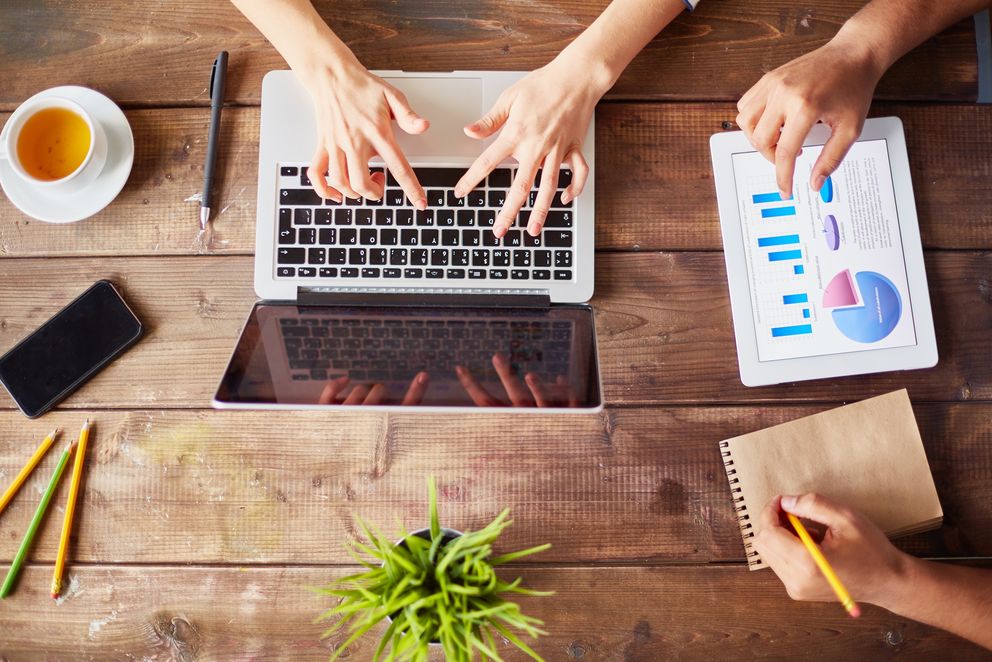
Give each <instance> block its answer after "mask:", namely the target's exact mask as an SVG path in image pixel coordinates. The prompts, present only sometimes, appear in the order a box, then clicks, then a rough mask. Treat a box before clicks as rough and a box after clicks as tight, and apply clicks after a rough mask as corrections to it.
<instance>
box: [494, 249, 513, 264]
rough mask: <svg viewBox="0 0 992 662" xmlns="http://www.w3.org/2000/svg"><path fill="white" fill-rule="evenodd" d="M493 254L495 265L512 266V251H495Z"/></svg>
mask: <svg viewBox="0 0 992 662" xmlns="http://www.w3.org/2000/svg"><path fill="white" fill-rule="evenodd" d="M492 255H493V266H494V267H508V266H510V251H507V250H499V251H493V253H492Z"/></svg>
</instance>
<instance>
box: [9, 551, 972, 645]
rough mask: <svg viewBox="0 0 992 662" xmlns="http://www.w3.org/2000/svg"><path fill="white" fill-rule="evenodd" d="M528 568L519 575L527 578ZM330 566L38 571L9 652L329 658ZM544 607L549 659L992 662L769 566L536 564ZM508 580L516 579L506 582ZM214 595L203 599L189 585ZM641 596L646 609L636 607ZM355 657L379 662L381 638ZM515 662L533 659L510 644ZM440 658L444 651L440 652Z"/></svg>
mask: <svg viewBox="0 0 992 662" xmlns="http://www.w3.org/2000/svg"><path fill="white" fill-rule="evenodd" d="M516 570H517V569H516V568H508V569H507V571H508V573H512V574H514V575H515V576H516V574H517V573H515V572H514V571H516ZM342 572H345V570H344V569H332V568H320V567H317V568H314V567H303V568H211V567H195V566H194V567H184V568H177V567H154V566H153V567H118V566H105V565H101V566H92V567H84V568H78V569H76V570H75V571H74V573H73V574H74V576H75V578H76V581H75V591H74V592H72V593H71V594H70V597H68V598H67V599H65V600H64V601H63V602H62V603H61V604H56V603H55V602H54V601H53V600H51V599H50V598H49V597H48V595H47V591H48V582H49V575H50V570H49V568H47V567H44V566H36V567H30V568H28V569H27V571H26V572H25V574H24V577H23V580H22V583H21V586H20V587H19V588H18V591H17V593H16V594H15V595H14V596H13V597H12V598H10V599H8V600H5V601H4V603H3V605H2V606H0V610H2V612H0V613H2V614H3V620H4V625H5V629H4V633H3V634H4V636H3V643H0V654H3V655H5V656H7V657H8V659H11V660H20V659H35V658H37V657H38V652H39V648H40V646H39V643H40V642H44V643H43V644H42V645H43V647H44V650H45V652H46V656H45V658H44V659H73V660H95V661H99V662H105V661H121V662H124V661H125V660H128V661H131V660H181V661H183V662H186V661H191V660H229V659H238V660H262V659H265V660H293V661H294V662H295V661H297V660H326V659H327V657H328V655H329V654H330V650H331V647H332V646H333V645H334V644H335V643H340V642H341V641H342V639H341V638H340V636H336V637H335V638H334V639H330V640H325V641H323V642H322V641H321V640H320V634H321V632H322V626H321V624H315V623H313V622H312V621H313V619H314V617H315V616H316V615H317V614H319V613H320V612H321V611H322V609H325V608H327V607H328V606H329V603H328V601H327V600H326V599H323V598H322V597H321V596H318V595H314V594H312V593H310V592H309V591H308V590H307V587H308V586H315V585H317V586H319V585H324V584H326V583H327V582H328V581H329V580H330V579H331V578H333V577H335V576H338V575H339V574H340V573H342ZM519 574H520V575H521V576H523V577H524V580H525V582H527V583H528V584H530V585H532V586H533V587H535V588H539V589H546V590H554V591H555V592H556V594H555V595H554V596H552V597H545V598H524V599H522V600H520V603H521V605H522V607H523V608H524V610H525V612H526V613H529V614H532V615H534V616H536V617H538V618H541V619H542V620H544V621H545V623H546V625H547V628H548V630H549V632H550V635H549V636H547V637H543V638H541V639H540V640H538V641H537V643H536V644H535V648H536V650H537V651H538V652H539V653H541V654H542V655H543V656H544V657H545V659H547V660H549V662H550V661H562V660H583V661H584V660H607V661H620V660H624V661H626V662H650V661H654V660H667V659H679V660H713V659H755V658H759V657H760V658H762V659H772V660H795V659H800V658H802V659H812V658H815V659H837V660H841V659H846V660H850V659H892V658H898V659H909V660H933V659H954V660H961V661H965V660H987V659H988V652H987V651H983V650H981V649H979V648H978V647H976V646H974V645H973V644H970V643H968V642H966V641H964V640H962V639H959V638H957V637H955V636H953V635H950V634H947V633H946V632H942V631H939V630H935V629H933V628H930V627H926V626H923V625H920V624H918V623H913V622H912V621H907V620H906V619H904V618H900V617H898V616H894V615H893V614H890V613H888V612H886V611H884V610H881V609H878V608H875V607H870V606H866V607H864V608H863V613H862V616H861V618H859V619H851V618H848V617H847V616H846V615H845V614H844V612H843V611H842V610H841V609H840V608H839V607H838V606H837V605H836V604H833V603H794V602H791V601H790V600H789V599H788V597H787V596H786V595H785V591H784V590H783V589H782V587H781V585H780V584H779V583H778V581H777V580H776V579H775V577H774V576H773V575H772V573H771V571H768V570H764V571H761V572H750V573H749V572H748V571H747V570H745V569H744V568H742V567H712V568H706V567H669V568H650V569H649V568H626V567H618V568H598V569H595V570H591V569H586V568H540V569H538V568H532V569H524V570H523V571H521V572H520V573H519ZM507 576H509V574H507ZM191 586H197V587H202V588H203V590H204V591H205V592H207V593H209V595H210V596H211V599H210V600H202V601H193V600H191V599H190V595H189V592H188V591H189V587H191ZM634 596H636V599H635V600H631V598H632V597H634ZM377 632H379V630H377V631H374V633H372V634H371V635H370V636H367V637H366V638H364V639H362V640H361V641H360V642H359V644H357V645H356V647H355V648H354V649H353V650H352V654H351V656H350V657H349V658H348V659H357V660H368V659H371V655H372V651H373V650H374V648H375V645H376V643H377V642H376V639H375V636H376V633H377ZM504 653H505V657H506V659H507V660H524V659H529V658H525V657H524V656H523V655H521V654H519V653H516V652H514V651H513V650H511V649H510V648H509V647H508V646H507V645H506V644H505V643H504V644H503V645H502V646H501V648H500V654H504ZM432 659H433V660H441V659H442V658H441V656H440V655H434V656H432Z"/></svg>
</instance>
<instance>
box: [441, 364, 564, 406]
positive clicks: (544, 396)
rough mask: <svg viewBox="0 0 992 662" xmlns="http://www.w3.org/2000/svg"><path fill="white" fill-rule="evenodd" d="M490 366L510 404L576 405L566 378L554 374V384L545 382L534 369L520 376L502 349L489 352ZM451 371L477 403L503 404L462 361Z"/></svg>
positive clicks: (484, 404) (486, 404)
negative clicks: (491, 363) (490, 354)
mask: <svg viewBox="0 0 992 662" xmlns="http://www.w3.org/2000/svg"><path fill="white" fill-rule="evenodd" d="M492 361H493V368H494V369H495V370H496V374H497V375H498V376H499V381H500V383H501V384H502V385H503V390H505V391H506V396H507V398H508V399H509V401H510V405H511V406H513V407H576V406H578V400H577V398H576V397H575V394H574V393H573V392H572V388H571V385H570V384H569V383H568V379H567V378H566V377H564V376H561V377H558V379H557V380H555V383H554V384H546V383H545V382H543V381H542V380H541V378H540V377H539V376H538V375H536V374H535V373H532V372H528V373H527V374H526V375H524V377H523V379H521V378H520V377H519V376H517V374H516V373H515V372H514V370H513V366H512V365H511V364H510V360H509V359H508V358H507V356H506V355H505V354H503V353H502V352H497V353H496V354H493V358H492ZM455 375H456V376H457V377H458V381H459V383H460V384H461V385H462V388H463V389H465V392H466V393H467V394H468V396H469V397H470V398H471V399H472V402H474V403H475V405H476V406H477V407H503V406H505V405H506V402H505V401H503V400H500V399H499V398H497V397H495V396H494V395H492V394H491V393H490V392H489V391H487V390H486V389H485V387H483V386H482V385H481V384H480V383H479V382H478V381H477V380H476V379H475V377H473V376H472V373H471V372H469V370H468V368H466V367H465V366H462V365H458V366H455Z"/></svg>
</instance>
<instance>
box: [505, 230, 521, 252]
mask: <svg viewBox="0 0 992 662" xmlns="http://www.w3.org/2000/svg"><path fill="white" fill-rule="evenodd" d="M522 243H523V237H522V236H521V231H520V230H507V232H506V234H505V235H503V245H504V246H509V247H511V248H514V247H517V246H520V245H521V244H522Z"/></svg>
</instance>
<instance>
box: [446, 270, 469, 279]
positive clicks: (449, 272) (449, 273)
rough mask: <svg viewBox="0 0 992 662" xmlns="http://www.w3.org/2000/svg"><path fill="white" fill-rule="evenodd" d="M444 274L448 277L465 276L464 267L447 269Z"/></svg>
mask: <svg viewBox="0 0 992 662" xmlns="http://www.w3.org/2000/svg"><path fill="white" fill-rule="evenodd" d="M445 274H446V275H447V276H448V278H465V270H464V269H448V270H447V271H446V272H445Z"/></svg>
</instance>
